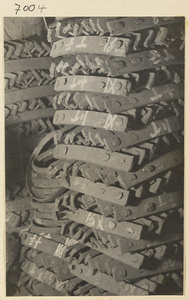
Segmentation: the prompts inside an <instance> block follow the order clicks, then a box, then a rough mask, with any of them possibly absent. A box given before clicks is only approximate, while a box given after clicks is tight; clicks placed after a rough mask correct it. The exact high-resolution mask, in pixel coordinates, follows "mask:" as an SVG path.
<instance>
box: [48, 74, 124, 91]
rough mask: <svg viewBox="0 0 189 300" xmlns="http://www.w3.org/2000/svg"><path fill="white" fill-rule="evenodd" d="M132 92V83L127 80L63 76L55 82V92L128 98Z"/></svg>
mask: <svg viewBox="0 0 189 300" xmlns="http://www.w3.org/2000/svg"><path fill="white" fill-rule="evenodd" d="M128 88H129V90H130V82H129V81H128V80H126V79H117V78H110V77H100V76H83V75H81V76H77V75H76V76H62V77H58V78H57V79H56V82H55V86H54V90H55V91H56V92H62V91H87V92H95V93H96V91H98V93H104V94H113V95H120V96H126V95H127V89H128Z"/></svg>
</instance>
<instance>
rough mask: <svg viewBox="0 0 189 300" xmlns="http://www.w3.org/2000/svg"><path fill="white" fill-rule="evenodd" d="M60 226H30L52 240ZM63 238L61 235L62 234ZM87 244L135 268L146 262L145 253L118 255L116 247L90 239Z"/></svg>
mask: <svg viewBox="0 0 189 300" xmlns="http://www.w3.org/2000/svg"><path fill="white" fill-rule="evenodd" d="M76 224H78V223H76ZM60 231H61V230H60V228H56V227H55V228H45V227H43V228H41V227H40V226H36V225H32V226H31V228H30V232H32V233H35V234H37V235H40V236H43V237H46V236H47V237H48V238H51V240H54V241H55V239H54V235H59V234H60ZM60 238H61V235H60ZM70 240H71V241H72V240H74V239H73V237H72V238H71V235H70ZM78 242H81V243H83V241H82V239H78ZM85 246H89V247H91V248H92V249H94V250H98V251H99V253H100V252H101V253H104V254H105V255H107V256H109V257H112V258H113V259H115V260H117V261H121V262H122V263H124V264H126V265H129V266H131V267H133V268H136V269H140V268H141V266H142V264H143V262H144V255H142V254H140V253H123V254H122V255H118V254H117V253H116V251H115V249H111V248H105V247H103V246H102V245H101V246H100V244H98V245H96V244H95V245H94V244H93V243H91V242H90V241H87V242H85Z"/></svg>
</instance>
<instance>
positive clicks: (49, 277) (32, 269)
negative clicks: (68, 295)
mask: <svg viewBox="0 0 189 300" xmlns="http://www.w3.org/2000/svg"><path fill="white" fill-rule="evenodd" d="M21 268H22V270H23V271H25V272H26V273H27V274H29V275H30V276H31V277H33V278H35V279H37V280H38V281H40V282H43V283H44V284H47V285H49V286H51V287H52V288H54V289H56V290H58V291H60V292H63V293H65V289H66V285H68V284H69V281H68V280H66V281H63V282H62V281H59V280H58V279H57V277H56V275H55V274H54V273H53V272H51V271H48V270H46V269H44V268H38V267H37V265H36V264H35V263H33V262H31V261H29V260H25V261H24V262H23V263H22V266H21Z"/></svg>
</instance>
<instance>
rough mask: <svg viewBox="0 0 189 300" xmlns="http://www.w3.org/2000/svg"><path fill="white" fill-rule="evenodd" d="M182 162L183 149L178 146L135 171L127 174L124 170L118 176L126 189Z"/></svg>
mask: <svg viewBox="0 0 189 300" xmlns="http://www.w3.org/2000/svg"><path fill="white" fill-rule="evenodd" d="M182 164H183V149H182V148H179V149H176V150H173V151H171V152H168V153H166V154H164V155H162V156H161V157H160V158H157V159H155V160H153V161H152V162H150V163H148V164H146V165H145V166H144V168H142V169H140V170H138V171H137V172H130V173H129V172H128V173H127V174H124V172H122V174H121V172H120V176H121V178H122V181H123V182H124V184H125V186H126V187H127V189H129V188H131V187H132V186H134V185H137V184H139V183H141V182H143V181H145V180H147V179H149V178H153V177H154V176H156V175H158V174H159V173H161V172H163V171H166V170H168V169H172V168H174V167H176V166H179V165H182Z"/></svg>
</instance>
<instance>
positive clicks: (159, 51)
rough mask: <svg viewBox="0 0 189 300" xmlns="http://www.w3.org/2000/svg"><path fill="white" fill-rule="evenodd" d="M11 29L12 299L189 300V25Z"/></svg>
mask: <svg viewBox="0 0 189 300" xmlns="http://www.w3.org/2000/svg"><path fill="white" fill-rule="evenodd" d="M32 9H33V6H32V5H30V6H28V10H32ZM62 14H63V13H62ZM3 22H4V24H3V29H4V41H3V44H4V79H3V80H4V99H5V100H4V123H5V125H4V126H5V130H4V131H5V194H6V196H5V207H6V213H5V223H6V225H5V231H6V233H5V235H6V296H14V297H21V296H33V297H36V296H43V297H48V296H53V299H54V297H55V296H59V297H61V296H154V295H155V296H158V295H163V296H170V295H172V296H177V295H181V296H182V295H184V289H183V285H184V280H185V274H184V258H183V257H184V234H183V232H184V111H185V109H184V108H185V105H184V95H185V89H184V84H185V52H186V51H185V17H184V16H176V15H175V16H170V15H168V14H167V15H165V16H159V15H157V16H150V15H149V16H144V15H142V14H141V16H135V15H133V16H131V17H129V16H125V15H124V14H123V16H120V15H119V16H111V15H110V16H91V15H88V16H86V15H84V14H83V16H77V15H76V16H74V17H73V16H71V17H65V16H63V17H60V16H59V17H57V16H43V17H39V16H38V17H31V15H27V16H24V17H23V16H14V17H13V16H11V17H8V16H6V17H4V18H3ZM2 77H3V76H2ZM62 299H63V298H62Z"/></svg>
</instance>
